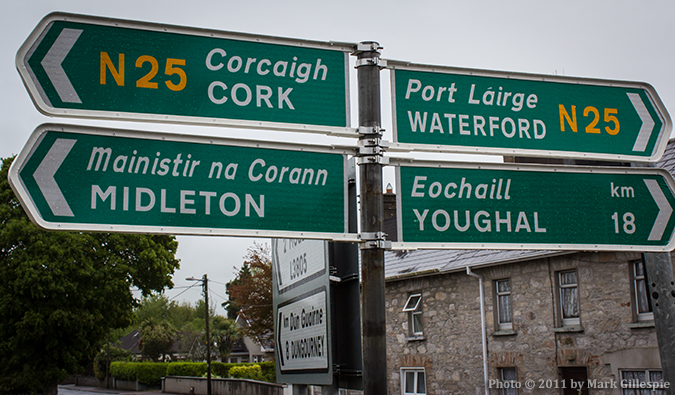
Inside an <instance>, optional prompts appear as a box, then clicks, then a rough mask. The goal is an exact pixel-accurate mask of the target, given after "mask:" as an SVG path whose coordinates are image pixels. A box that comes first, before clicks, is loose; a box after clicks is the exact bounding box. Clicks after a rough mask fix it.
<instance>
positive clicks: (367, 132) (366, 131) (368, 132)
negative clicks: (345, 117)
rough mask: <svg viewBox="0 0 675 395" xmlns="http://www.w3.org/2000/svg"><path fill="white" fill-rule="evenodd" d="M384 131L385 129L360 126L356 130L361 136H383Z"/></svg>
mask: <svg viewBox="0 0 675 395" xmlns="http://www.w3.org/2000/svg"><path fill="white" fill-rule="evenodd" d="M384 131H385V129H382V128H381V127H379V126H359V127H358V128H356V132H357V133H359V134H361V135H371V134H374V135H382V132H384Z"/></svg>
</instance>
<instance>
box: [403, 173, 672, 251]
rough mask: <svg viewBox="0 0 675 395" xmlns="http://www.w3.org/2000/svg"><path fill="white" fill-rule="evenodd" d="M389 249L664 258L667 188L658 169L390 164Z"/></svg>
mask: <svg viewBox="0 0 675 395" xmlns="http://www.w3.org/2000/svg"><path fill="white" fill-rule="evenodd" d="M391 163H393V164H396V165H397V166H398V167H397V169H396V172H397V174H396V176H397V179H398V181H397V182H398V185H399V191H400V193H399V194H397V199H398V200H397V204H398V213H399V216H398V221H399V228H398V229H399V230H398V238H399V242H398V243H394V247H395V248H403V249H406V248H477V249H485V248H487V249H550V250H592V251H597V250H638V251H670V250H672V249H673V247H674V246H675V238H674V237H673V236H674V235H675V216H674V215H673V207H675V196H674V192H673V191H675V182H674V181H673V178H672V176H671V175H670V174H669V173H668V172H667V171H665V170H663V169H654V168H620V167H554V166H528V165H508V164H465V163H440V162H416V163H409V161H408V160H406V161H403V160H392V161H391Z"/></svg>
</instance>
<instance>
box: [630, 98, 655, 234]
mask: <svg viewBox="0 0 675 395" xmlns="http://www.w3.org/2000/svg"><path fill="white" fill-rule="evenodd" d="M626 94H627V95H628V98H629V99H630V102H631V103H632V104H633V107H635V111H637V113H638V115H639V116H640V120H642V126H641V127H640V132H638V136H637V139H636V140H635V145H633V151H638V152H644V151H645V149H646V148H647V143H649V138H650V137H651V136H652V131H653V130H654V124H655V123H654V119H652V116H651V115H649V110H647V107H646V106H645V104H644V103H643V102H642V99H641V98H640V95H638V94H637V93H626ZM650 240H651V239H650Z"/></svg>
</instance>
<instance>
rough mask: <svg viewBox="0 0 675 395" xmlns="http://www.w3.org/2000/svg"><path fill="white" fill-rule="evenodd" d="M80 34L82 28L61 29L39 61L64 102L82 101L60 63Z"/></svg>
mask: <svg viewBox="0 0 675 395" xmlns="http://www.w3.org/2000/svg"><path fill="white" fill-rule="evenodd" d="M80 34H82V30H77V29H63V30H62V31H61V34H59V37H57V38H56V41H54V44H52V47H51V48H49V51H48V52H47V55H45V57H44V59H42V62H40V64H42V67H43V68H44V69H45V73H47V76H48V77H49V80H50V81H51V82H52V84H53V85H54V89H56V93H58V94H59V97H60V98H61V101H63V102H64V103H82V100H80V97H79V96H78V95H77V92H75V88H74V87H73V84H72V83H70V80H69V79H68V76H67V75H66V72H65V70H63V66H62V65H61V64H62V63H63V60H64V59H65V58H66V56H68V53H69V52H70V50H71V49H72V48H73V45H75V41H77V39H78V38H80Z"/></svg>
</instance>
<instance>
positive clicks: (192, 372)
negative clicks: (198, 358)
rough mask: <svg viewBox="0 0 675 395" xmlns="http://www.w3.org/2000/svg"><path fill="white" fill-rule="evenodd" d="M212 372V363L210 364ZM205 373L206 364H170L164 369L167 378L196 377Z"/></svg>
mask: <svg viewBox="0 0 675 395" xmlns="http://www.w3.org/2000/svg"><path fill="white" fill-rule="evenodd" d="M211 370H212V371H213V363H212V364H211ZM205 373H206V362H171V363H169V367H168V368H167V369H166V375H167V376H196V377H201V376H202V375H203V374H205Z"/></svg>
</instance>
